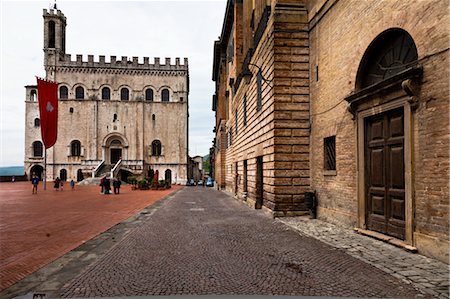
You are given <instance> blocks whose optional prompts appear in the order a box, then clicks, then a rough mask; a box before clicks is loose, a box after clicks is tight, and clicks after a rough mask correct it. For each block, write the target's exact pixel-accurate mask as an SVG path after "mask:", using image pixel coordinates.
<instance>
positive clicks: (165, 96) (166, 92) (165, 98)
mask: <svg viewBox="0 0 450 299" xmlns="http://www.w3.org/2000/svg"><path fill="white" fill-rule="evenodd" d="M161 101H163V102H169V90H168V89H167V88H165V89H163V90H162V91H161Z"/></svg>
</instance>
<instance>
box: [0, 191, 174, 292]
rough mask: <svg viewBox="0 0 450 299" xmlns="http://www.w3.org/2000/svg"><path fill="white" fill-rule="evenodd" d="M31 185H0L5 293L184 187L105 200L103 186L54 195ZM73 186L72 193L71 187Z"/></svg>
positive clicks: (0, 279)
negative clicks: (101, 189) (64, 255)
mask: <svg viewBox="0 0 450 299" xmlns="http://www.w3.org/2000/svg"><path fill="white" fill-rule="evenodd" d="M42 187H43V186H42V184H40V186H39V191H38V194H37V195H32V194H31V184H30V183H29V182H15V183H1V184H0V231H1V234H0V290H2V289H5V288H8V287H9V286H11V285H13V284H14V283H16V282H17V281H19V280H21V279H23V278H24V277H26V276H28V275H30V274H31V273H33V272H35V271H36V270H38V269H39V268H41V267H43V266H44V265H46V264H48V263H50V262H51V261H53V260H55V259H57V258H58V257H60V256H61V255H63V254H65V253H67V252H69V251H70V250H72V249H74V248H76V247H77V246H79V245H81V244H82V243H84V242H85V241H87V240H89V239H91V238H93V237H95V236H96V235H98V234H100V233H101V232H103V231H105V230H107V229H108V228H110V227H112V226H114V225H115V224H117V223H119V222H121V221H123V220H124V219H126V218H128V217H129V216H131V215H134V214H136V213H137V212H138V211H140V210H142V209H143V208H145V207H147V206H148V205H150V204H152V203H154V202H155V201H157V200H159V199H161V198H163V197H164V196H166V195H168V194H169V193H171V192H174V191H176V190H178V189H179V188H180V186H174V187H173V188H172V189H168V190H164V191H131V190H130V186H126V185H125V186H124V185H122V188H121V194H120V195H113V194H111V195H102V194H100V189H99V187H98V186H77V187H76V188H75V190H73V191H72V190H70V187H69V186H68V184H66V186H65V188H64V191H55V190H53V189H52V184H50V183H47V190H46V191H44V190H43V188H42ZM68 187H69V188H68Z"/></svg>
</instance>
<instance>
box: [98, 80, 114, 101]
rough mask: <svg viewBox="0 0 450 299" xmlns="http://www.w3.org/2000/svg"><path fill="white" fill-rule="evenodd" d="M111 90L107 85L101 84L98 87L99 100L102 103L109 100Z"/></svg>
mask: <svg viewBox="0 0 450 299" xmlns="http://www.w3.org/2000/svg"><path fill="white" fill-rule="evenodd" d="M111 91H112V88H111V86H109V85H108V84H103V85H101V86H100V87H99V92H100V99H102V100H103V101H108V100H111V96H112V92H111Z"/></svg>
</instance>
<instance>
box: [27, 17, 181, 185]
mask: <svg viewBox="0 0 450 299" xmlns="http://www.w3.org/2000/svg"><path fill="white" fill-rule="evenodd" d="M43 18H44V27H43V28H44V67H45V71H46V79H48V80H52V81H55V82H58V84H59V87H58V97H59V98H58V106H59V110H58V139H57V142H56V144H55V145H54V146H53V147H52V148H50V149H49V150H48V151H47V178H48V179H50V180H52V179H54V178H56V177H58V176H59V177H60V178H61V179H63V180H65V179H68V180H70V179H76V180H78V181H80V180H82V179H84V178H88V177H91V176H97V177H98V176H102V175H105V174H108V175H113V176H119V177H121V178H122V179H123V180H126V178H127V176H129V175H137V176H150V177H153V173H154V172H155V171H156V170H158V172H159V176H160V179H166V180H171V181H172V183H182V184H184V183H185V182H186V180H187V171H188V169H187V163H188V93H189V79H188V77H189V74H188V60H187V58H185V59H184V63H183V64H181V63H180V59H179V58H176V60H175V63H174V64H172V63H171V60H170V58H166V59H165V63H164V64H162V63H160V59H159V58H155V59H154V63H150V61H149V58H148V57H144V58H143V61H142V62H139V59H138V57H132V59H129V58H127V57H126V56H122V57H121V59H120V60H116V56H111V57H110V59H109V61H106V59H105V56H99V60H98V61H94V56H93V55H88V56H87V61H85V60H83V56H82V55H76V60H72V59H71V55H70V54H66V50H65V35H66V17H65V16H64V14H63V13H62V12H61V11H60V10H56V9H51V10H48V11H47V10H45V9H44V13H43ZM37 100H38V95H37V88H36V86H35V85H30V86H26V101H25V107H26V109H25V111H26V112H25V113H26V118H25V171H26V172H27V174H28V175H30V174H31V173H32V172H35V173H37V174H38V175H39V176H41V174H42V172H43V164H44V158H43V145H42V142H41V139H40V138H41V133H40V127H39V126H40V121H39V109H38V102H37Z"/></svg>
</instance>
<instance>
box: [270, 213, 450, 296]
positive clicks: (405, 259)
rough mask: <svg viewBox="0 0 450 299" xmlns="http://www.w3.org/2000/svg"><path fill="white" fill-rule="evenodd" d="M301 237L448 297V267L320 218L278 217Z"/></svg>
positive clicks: (434, 293)
mask: <svg viewBox="0 0 450 299" xmlns="http://www.w3.org/2000/svg"><path fill="white" fill-rule="evenodd" d="M277 220H278V221H280V222H282V223H284V224H286V225H288V226H290V227H292V228H294V229H295V230H297V231H298V232H299V233H300V234H301V235H302V236H310V237H313V238H316V239H318V240H320V241H322V242H324V243H326V244H329V245H331V246H333V247H335V248H338V249H342V250H344V251H345V252H346V253H348V254H349V255H351V256H353V257H355V258H357V259H359V260H362V261H364V262H366V263H369V264H371V265H373V266H375V267H376V268H378V269H380V270H382V271H384V272H386V273H389V274H391V275H392V276H394V277H396V278H399V279H401V280H402V281H404V282H406V283H408V284H412V285H414V286H416V287H418V288H420V289H421V290H423V291H424V292H425V293H426V294H430V295H433V296H434V297H439V298H449V266H448V265H446V264H445V263H442V262H440V261H437V260H434V259H431V258H427V257H425V256H423V255H420V254H415V253H411V252H407V251H406V250H404V249H402V248H397V247H395V246H393V245H391V244H387V243H384V242H382V241H379V240H375V239H373V238H370V237H367V236H362V235H359V234H357V233H355V232H354V231H352V230H350V229H346V228H342V227H339V226H336V225H333V224H331V223H328V222H324V221H321V220H318V219H307V218H304V217H293V218H278V219H277Z"/></svg>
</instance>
